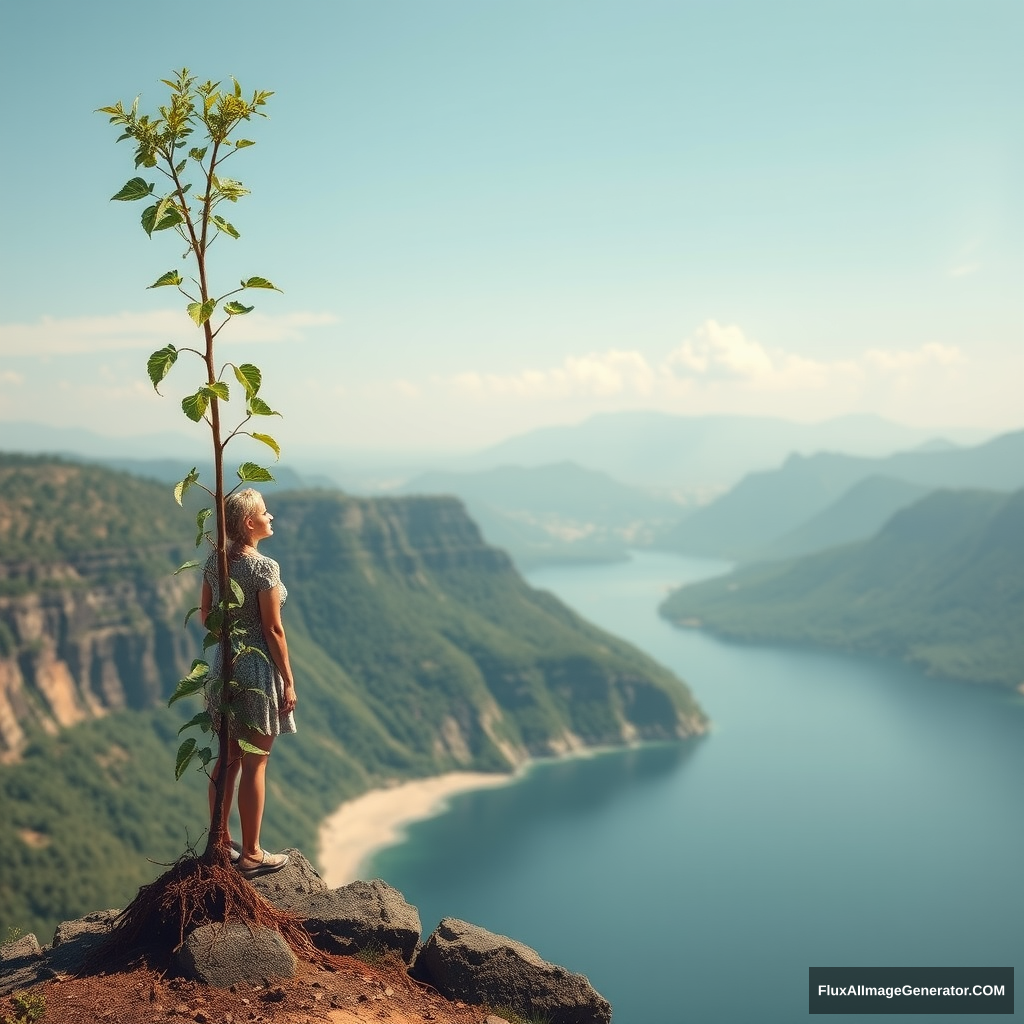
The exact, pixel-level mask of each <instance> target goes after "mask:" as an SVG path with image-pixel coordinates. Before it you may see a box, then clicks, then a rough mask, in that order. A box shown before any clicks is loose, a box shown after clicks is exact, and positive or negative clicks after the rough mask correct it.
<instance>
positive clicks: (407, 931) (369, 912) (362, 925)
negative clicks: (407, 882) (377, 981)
mask: <svg viewBox="0 0 1024 1024" xmlns="http://www.w3.org/2000/svg"><path fill="white" fill-rule="evenodd" d="M289 909H291V910H294V912H295V913H296V914H298V915H299V916H300V917H302V918H304V919H305V925H306V930H307V931H308V932H309V933H310V935H311V936H312V937H313V941H314V942H315V943H316V944H317V945H318V946H319V947H320V948H321V949H324V950H327V951H328V952H329V953H343V954H348V955H351V954H353V953H360V952H364V951H369V952H374V953H382V954H386V953H388V952H389V951H393V952H396V953H398V954H399V956H401V958H402V959H403V960H404V961H405V962H406V963H407V964H409V963H412V959H413V956H414V954H415V952H416V947H417V946H418V945H419V941H420V915H419V911H418V910H417V909H416V908H415V907H414V906H412V905H411V904H410V903H407V902H406V900H405V897H404V896H403V895H402V894H401V893H400V892H399V891H398V890H397V889H393V888H392V887H391V886H390V885H388V884H387V882H382V881H381V880H380V879H379V878H375V879H374V880H373V881H372V882H350V883H349V884H348V885H343V886H342V887H341V888H340V889H328V890H325V891H323V892H312V893H309V895H308V896H307V897H306V898H305V900H304V901H302V902H298V903H296V904H295V905H294V906H293V907H289Z"/></svg>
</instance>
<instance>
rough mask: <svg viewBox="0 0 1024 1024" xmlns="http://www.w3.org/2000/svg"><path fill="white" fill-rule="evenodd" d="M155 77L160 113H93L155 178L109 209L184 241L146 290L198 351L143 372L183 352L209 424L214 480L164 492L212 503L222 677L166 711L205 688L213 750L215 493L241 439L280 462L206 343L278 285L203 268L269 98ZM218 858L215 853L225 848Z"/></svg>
mask: <svg viewBox="0 0 1024 1024" xmlns="http://www.w3.org/2000/svg"><path fill="white" fill-rule="evenodd" d="M162 81H163V84H164V85H166V86H167V87H168V88H169V90H170V98H169V102H168V103H167V105H165V106H161V107H159V108H158V113H157V114H156V115H149V114H140V113H139V110H138V106H139V101H138V99H137V98H136V100H135V102H134V103H133V104H132V105H131V107H130V108H126V107H125V106H124V105H123V104H122V103H120V102H118V103H116V104H115V105H114V106H111V107H101V108H100V111H99V112H101V113H104V114H109V115H110V123H111V124H114V125H117V126H118V127H119V128H121V130H122V134H121V135H120V137H119V138H118V139H117V141H118V142H121V141H123V140H124V139H131V140H132V141H133V142H134V143H135V147H136V148H135V167H136V169H139V168H146V169H148V170H152V171H154V172H156V173H157V174H159V175H162V179H161V187H159V188H158V186H157V183H155V182H151V181H147V180H146V179H145V178H143V177H134V178H132V179H131V180H130V181H128V182H127V183H126V184H125V185H124V186H123V187H122V188H121V190H120V191H119V192H117V193H116V194H115V195H113V196H112V197H111V199H112V200H116V201H119V202H139V201H146V203H147V205H146V207H145V209H144V210H143V212H142V218H141V222H142V229H143V230H144V231H145V232H146V234H147V235H148V236H149V237H151V238H152V236H153V234H154V233H156V232H162V231H167V232H171V233H173V234H174V235H177V236H179V237H180V238H181V239H183V240H184V242H185V245H186V249H185V252H184V254H183V255H182V257H181V260H182V262H183V263H184V264H185V265H186V268H187V269H186V273H184V274H183V273H182V271H181V270H180V269H178V268H172V269H170V270H168V271H166V272H165V273H163V274H161V275H160V277H158V278H157V280H156V281H154V282H153V284H151V285H150V286H149V287H150V288H176V289H177V290H178V291H179V292H180V293H181V294H182V295H183V296H184V297H185V299H186V300H187V303H186V306H185V312H186V314H187V317H188V318H189V320H190V321H191V323H190V324H189V325H188V328H190V329H191V330H192V331H198V332H199V335H200V339H201V340H200V341H199V342H198V343H197V344H186V345H181V346H175V345H166V346H165V347H164V348H161V349H159V350H158V351H156V352H154V353H153V354H152V355H151V356H150V357H149V361H148V364H147V370H148V373H149V379H150V381H151V382H152V384H153V387H154V389H156V391H157V393H159V391H160V385H161V383H162V382H163V380H164V378H165V377H166V376H167V374H168V373H170V371H171V369H172V368H173V367H174V365H175V364H176V362H177V360H178V357H179V356H180V355H182V354H183V353H187V354H189V355H191V356H194V357H196V358H197V359H198V360H199V361H200V363H201V364H202V382H201V383H200V385H199V387H198V389H197V390H196V391H194V392H192V393H191V394H188V395H186V396H185V397H184V398H183V399H182V402H181V408H182V412H183V413H184V415H185V416H187V417H188V419H190V420H191V421H192V422H194V423H205V424H206V425H207V427H208V428H209V440H210V444H211V446H212V453H213V473H214V480H213V483H212V487H211V486H207V485H206V484H204V483H201V482H200V479H199V473H198V471H197V470H196V469H195V468H193V469H192V470H191V471H190V472H189V473H188V474H187V475H186V476H185V478H184V479H183V480H181V481H179V482H178V483H177V484H176V485H175V488H174V497H175V500H176V501H177V502H178V504H179V505H181V504H182V499H183V498H184V496H185V494H186V493H187V492H188V491H189V489H190V488H192V487H193V486H196V487H199V488H200V489H201V490H203V491H205V492H206V493H207V495H208V496H209V497H210V498H211V499H212V502H213V504H212V506H211V507H206V508H203V509H201V510H200V512H199V513H198V515H197V517H196V547H200V546H202V545H203V543H204V541H206V542H208V543H210V544H211V545H212V546H213V548H214V550H215V551H216V555H217V575H218V582H219V591H220V595H221V599H220V601H219V602H218V604H217V606H216V607H214V608H212V609H211V611H210V614H209V616H208V617H207V620H206V622H205V623H204V625H205V626H206V630H207V633H206V638H205V640H204V642H203V650H204V651H205V650H207V649H208V648H210V647H213V646H215V645H220V651H221V666H222V671H221V678H219V679H215V678H213V676H212V674H211V669H210V666H209V664H208V663H207V662H206V661H204V660H202V659H197V660H195V661H194V662H193V664H192V670H191V671H190V672H189V674H188V675H187V676H186V677H185V678H184V679H182V680H181V681H180V682H179V683H178V686H177V688H176V690H175V692H174V694H173V695H172V696H171V699H170V701H169V703H170V704H173V703H174V702H175V701H177V700H180V699H181V698H183V697H187V696H191V695H193V694H196V693H199V692H202V691H204V690H205V691H207V692H208V693H210V694H211V695H212V696H215V697H220V698H221V701H220V702H221V705H222V707H223V708H224V711H225V713H224V714H222V715H221V721H220V726H219V729H218V743H219V749H220V750H227V749H228V730H229V722H230V720H231V718H232V715H233V695H234V694H233V691H235V690H237V684H235V683H233V682H232V676H233V666H234V662H235V660H236V659H237V658H238V657H240V656H241V655H243V654H245V653H248V652H249V651H250V650H251V648H248V647H247V646H246V645H245V642H244V636H242V635H241V634H240V631H239V629H238V628H237V627H236V626H235V624H234V620H235V613H236V610H237V608H238V607H239V606H240V604H241V602H242V594H241V591H240V589H239V588H238V586H237V584H235V583H234V581H232V580H231V578H230V575H229V572H228V558H227V530H226V526H225V517H224V499H225V497H227V495H228V494H230V493H231V491H225V483H224V450H225V448H226V447H227V445H228V444H229V443H230V442H231V441H232V440H234V439H235V438H236V437H239V436H240V435H247V436H249V437H252V438H255V439H256V440H257V441H259V442H261V443H262V444H264V445H265V446H266V447H268V448H269V449H270V450H271V451H273V453H274V456H275V458H279V457H280V454H281V450H280V446H279V445H278V443H277V441H276V440H275V439H274V438H273V437H272V436H271V435H270V434H266V433H262V432H259V431H257V430H253V429H250V424H251V422H252V421H253V420H259V419H261V418H263V417H268V416H278V415H280V414H279V413H277V412H275V411H274V410H273V409H271V408H270V406H269V405H267V403H266V402H265V401H264V400H263V399H262V398H261V397H260V394H259V392H260V388H261V385H262V382H263V375H262V373H261V372H260V370H259V368H258V367H256V366H254V365H253V364H252V363H240V364H235V363H231V362H225V363H224V364H223V365H222V366H218V364H217V358H216V341H217V338H218V336H219V335H220V332H221V331H222V330H223V329H224V328H225V327H226V326H227V325H228V324H229V323H231V321H232V320H234V319H236V318H237V317H240V316H245V315H247V314H248V313H251V312H252V310H253V308H254V307H253V306H247V305H245V304H244V302H242V301H241V300H240V299H238V298H236V296H238V295H240V294H241V293H243V292H250V291H253V290H257V291H258V290H272V291H280V289H278V288H276V287H275V286H274V285H273V284H272V283H271V282H270V281H269V280H267V278H265V277H259V276H251V277H246V278H243V279H242V280H241V281H240V283H239V285H238V286H237V287H232V288H230V289H228V290H227V291H218V290H216V289H215V288H214V287H213V285H212V284H211V281H210V267H209V262H208V261H209V254H210V250H211V248H212V246H213V244H214V243H215V242H217V241H218V240H219V239H221V238H229V239H237V238H238V237H239V231H238V229H237V228H236V227H235V226H234V224H232V223H231V222H230V221H229V220H227V219H226V217H225V216H224V215H223V213H224V210H225V204H235V203H237V202H238V201H239V200H240V199H242V198H243V197H244V196H246V195H248V194H249V190H248V189H247V188H245V187H244V186H243V185H242V183H241V182H240V181H238V180H236V179H234V178H229V177H227V176H226V175H225V174H224V171H223V166H224V164H225V163H226V161H228V160H231V159H233V158H235V157H236V156H237V155H238V154H239V153H240V152H241V151H242V150H244V149H247V148H249V147H250V146H253V145H254V143H253V142H252V140H250V139H245V138H240V137H237V135H236V132H237V131H238V129H239V128H241V127H242V125H243V124H244V123H245V122H247V121H249V120H250V119H251V118H252V117H253V116H259V117H265V116H266V115H265V114H264V113H263V111H262V110H261V108H262V107H263V106H264V105H265V104H266V101H267V99H268V98H269V97H270V96H271V95H273V94H272V93H269V92H254V93H253V94H252V97H251V98H249V99H246V98H245V97H243V95H242V87H241V86H240V85H239V84H238V82H236V81H235V80H234V79H232V83H233V88H230V89H222V88H221V85H220V83H219V82H210V81H207V82H204V83H202V84H199V83H198V82H197V80H196V79H195V78H194V77H193V76H192V75H190V74H189V71H188V69H187V68H185V69H183V70H182V71H180V72H177V73H176V74H175V76H174V77H173V78H172V79H163V80H162ZM194 136H195V137H194ZM197 142H198V145H197V144H196V143H197ZM188 328H186V329H188ZM229 371H230V374H229ZM231 378H233V380H232V379H231ZM236 388H237V390H236ZM232 391H235V394H236V395H237V396H238V397H240V398H241V402H242V404H244V413H242V414H241V415H240V417H239V419H238V422H237V423H236V424H235V425H234V426H233V427H231V426H227V425H225V422H224V415H225V410H224V408H223V406H224V405H225V404H226V403H228V402H229V401H231V399H232ZM237 475H238V481H239V482H238V483H237V484H235V485H234V487H233V488H232V490H234V489H237V488H238V487H240V486H242V485H243V484H248V483H258V482H262V481H268V480H273V476H272V475H271V473H270V472H269V470H267V469H265V468H264V467H263V466H260V465H257V464H256V463H253V462H244V463H242V465H240V466H239V467H238V473H237ZM210 516H214V517H215V522H216V532H215V533H214V532H211V531H210V530H208V529H207V522H208V519H209V518H210ZM202 561H203V560H196V561H189V562H186V563H185V565H183V566H181V568H179V569H178V570H177V571H178V572H181V571H183V570H185V569H191V568H195V567H197V566H199V565H201V564H202ZM197 610H198V609H197V608H193V609H191V611H189V613H188V615H187V616H186V618H185V624H186V625H187V624H188V621H189V619H190V618H191V616H192V615H193V614H194V613H195V612H196V611H197ZM189 728H199V729H200V730H202V731H203V732H204V733H210V732H212V731H213V725H212V722H211V718H210V715H209V713H208V712H207V711H205V710H204V711H201V712H199V714H197V715H195V716H194V717H193V718H192V719H191V720H190V721H189V722H187V723H186V724H185V725H183V726H182V728H181V730H179V735H180V733H181V732H184V731H186V730H187V729H189ZM240 746H241V747H242V748H243V749H248V750H250V751H253V752H260V751H259V748H257V747H255V746H252V745H251V744H247V743H245V742H244V741H243V742H241V743H240ZM193 759H198V761H199V764H200V766H201V767H202V769H203V770H205V769H206V767H207V766H208V765H209V763H210V761H211V760H212V759H213V751H212V750H211V749H210V747H209V746H200V743H199V742H197V740H196V739H195V738H193V737H190V738H188V739H186V740H184V741H183V742H182V744H181V746H180V747H179V749H178V752H177V756H176V758H175V769H174V770H175V775H176V777H178V778H180V777H181V775H182V774H183V773H184V771H185V770H186V768H187V767H188V765H189V764H190V763H191V762H192V761H193ZM226 774H227V773H226V772H221V773H220V775H219V778H218V780H217V787H216V798H215V804H214V807H213V813H212V815H211V827H210V831H209V838H208V841H207V846H206V852H205V854H204V858H205V859H208V860H212V859H213V858H214V857H215V855H216V852H217V850H218V847H217V844H218V842H219V840H220V835H219V830H218V829H216V828H214V827H213V823H214V822H217V821H219V820H220V815H221V811H222V808H223V804H224V799H225V792H224V782H225V778H226ZM220 852H221V854H222V855H226V854H225V853H224V851H220Z"/></svg>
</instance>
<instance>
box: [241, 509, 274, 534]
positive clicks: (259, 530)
mask: <svg viewBox="0 0 1024 1024" xmlns="http://www.w3.org/2000/svg"><path fill="white" fill-rule="evenodd" d="M273 521H274V517H273V516H272V515H271V514H270V513H269V512H268V511H267V503H266V502H265V501H264V500H263V499H262V498H260V500H259V504H258V505H257V506H256V511H255V512H253V514H252V515H251V516H249V518H248V519H246V521H245V523H246V526H248V527H249V538H250V543H251V544H255V543H256V542H257V541H261V540H264V539H266V538H267V537H271V536H273V533H274V527H273V526H271V523H273Z"/></svg>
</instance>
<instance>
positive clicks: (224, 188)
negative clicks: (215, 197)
mask: <svg viewBox="0 0 1024 1024" xmlns="http://www.w3.org/2000/svg"><path fill="white" fill-rule="evenodd" d="M212 177H213V187H214V188H215V189H216V190H217V191H218V192H219V193H220V194H221V195H222V196H223V197H224V198H225V199H230V200H231V202H233V203H237V202H238V200H239V199H241V197H242V196H247V195H248V194H249V190H248V189H247V188H246V187H245V186H244V185H243V184H242V183H241V182H240V181H235V180H234V179H233V178H218V177H217V175H216V174H214V175H213V176H212Z"/></svg>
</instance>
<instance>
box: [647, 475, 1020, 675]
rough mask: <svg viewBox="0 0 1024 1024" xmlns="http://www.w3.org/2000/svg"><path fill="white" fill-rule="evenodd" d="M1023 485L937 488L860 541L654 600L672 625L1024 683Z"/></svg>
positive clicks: (942, 672) (746, 570) (943, 672)
mask: <svg viewBox="0 0 1024 1024" xmlns="http://www.w3.org/2000/svg"><path fill="white" fill-rule="evenodd" d="M1022 537H1024V491H1017V492H1015V493H1013V494H1010V495H1006V494H999V493H993V492H988V491H938V492H936V493H934V494H931V495H929V496H928V497H925V498H923V499H921V500H920V501H918V502H916V503H915V504H913V505H911V506H910V507H909V508H906V509H904V510H902V511H900V512H898V513H896V514H895V515H894V516H893V517H892V518H891V519H890V520H889V521H888V522H887V523H886V525H885V526H884V527H883V528H882V529H881V530H880V531H879V532H878V534H877V535H876V536H874V537H873V538H872V539H870V540H868V541H862V542H859V543H856V544H849V545H846V546H844V547H838V548H833V549H831V550H829V551H824V552H820V553H818V554H815V555H810V556H807V557H804V558H799V559H794V560H791V561H786V562H770V563H765V564H762V565H756V566H751V567H748V568H744V569H740V570H738V571H736V572H733V573H731V574H729V575H727V576H724V577H721V578H719V579H715V580H710V581H707V582H704V583H698V584H695V585H693V586H689V587H684V588H683V589H682V590H679V591H676V592H675V593H674V594H672V595H671V596H670V597H669V598H668V599H667V600H666V601H665V603H664V604H663V605H662V614H663V615H665V617H666V618H668V619H671V620H672V621H673V622H677V623H680V624H682V625H701V626H705V627H707V628H709V629H712V630H715V631H717V632H720V633H722V634H724V635H726V636H730V637H735V638H738V639H742V640H753V641H767V642H779V641H781V642H786V643H810V644H816V645H822V646H828V647H838V648H841V649H844V650H853V651H865V652H870V653H875V654H881V655H885V656H887V657H895V658H900V659H903V660H906V661H910V662H913V663H915V664H919V665H921V666H923V667H924V668H926V669H927V670H928V671H930V672H933V673H935V674H938V675H943V676H948V677H950V678H953V679H961V680H964V681H966V682H974V683H989V684H994V685H999V686H1020V685H1022V684H1024V629H1022V628H1021V624H1022V622H1024V544H1022V543H1021V538H1022Z"/></svg>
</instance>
